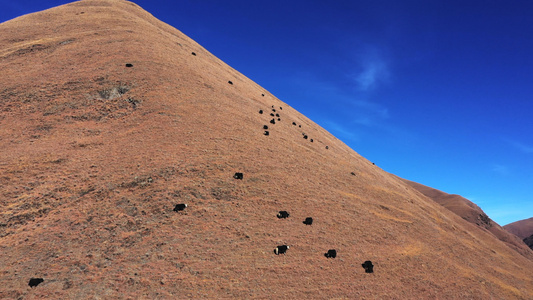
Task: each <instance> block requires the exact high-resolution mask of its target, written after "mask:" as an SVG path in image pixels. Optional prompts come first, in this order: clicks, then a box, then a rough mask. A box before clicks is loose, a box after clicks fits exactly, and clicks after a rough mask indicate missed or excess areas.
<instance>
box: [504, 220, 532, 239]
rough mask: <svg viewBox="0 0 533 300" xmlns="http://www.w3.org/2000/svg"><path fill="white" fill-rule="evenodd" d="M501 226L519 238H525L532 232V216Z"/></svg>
mask: <svg viewBox="0 0 533 300" xmlns="http://www.w3.org/2000/svg"><path fill="white" fill-rule="evenodd" d="M503 228H505V229H506V230H507V231H509V232H510V233H512V234H514V235H516V236H518V237H519V238H521V239H525V238H527V237H529V236H531V235H532V234H533V218H529V219H525V220H520V221H516V222H513V223H510V224H507V225H505V226H503Z"/></svg>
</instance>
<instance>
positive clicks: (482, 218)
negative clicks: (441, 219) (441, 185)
mask: <svg viewBox="0 0 533 300" xmlns="http://www.w3.org/2000/svg"><path fill="white" fill-rule="evenodd" d="M402 180H403V181H404V182H405V183H407V184H408V185H410V186H412V187H413V188H415V189H416V190H418V191H419V192H421V193H422V194H424V195H425V196H427V197H428V198H430V199H432V200H434V201H435V202H437V203H439V204H440V205H442V206H444V207H446V208H447V209H449V210H450V211H452V212H454V213H455V214H457V215H458V216H460V217H461V218H463V219H465V220H467V221H468V222H470V223H472V224H475V225H476V226H478V227H480V228H483V229H486V230H488V231H489V232H490V233H492V234H494V236H496V237H497V238H498V239H500V240H501V241H503V242H505V243H507V244H508V245H509V246H510V247H512V248H513V249H515V250H517V251H518V252H519V253H522V254H524V255H526V257H531V251H530V249H528V247H526V245H525V244H524V242H523V241H522V239H519V238H516V236H514V235H513V234H510V233H509V232H508V231H507V230H505V229H507V228H506V227H501V226H500V225H499V224H498V223H496V222H494V221H493V220H492V219H491V218H489V216H487V215H486V214H485V212H484V211H483V210H482V209H481V208H480V207H479V206H477V205H476V204H474V203H473V202H472V201H470V200H468V199H466V198H464V197H462V196H459V195H452V194H447V193H445V192H442V191H439V190H437V189H434V188H431V187H428V186H425V185H422V184H420V183H416V182H413V181H410V180H406V179H402Z"/></svg>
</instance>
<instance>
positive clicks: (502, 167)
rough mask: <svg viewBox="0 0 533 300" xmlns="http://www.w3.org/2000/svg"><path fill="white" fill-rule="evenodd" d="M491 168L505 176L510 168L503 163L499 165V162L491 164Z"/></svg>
mask: <svg viewBox="0 0 533 300" xmlns="http://www.w3.org/2000/svg"><path fill="white" fill-rule="evenodd" d="M491 169H492V171H493V172H496V173H498V174H500V175H503V176H507V175H509V174H510V170H509V167H507V166H505V165H500V164H493V165H492V166H491Z"/></svg>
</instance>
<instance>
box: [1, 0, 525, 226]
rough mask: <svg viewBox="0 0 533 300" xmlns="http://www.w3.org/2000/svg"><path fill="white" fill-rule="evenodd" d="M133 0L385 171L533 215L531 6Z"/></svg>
mask: <svg viewBox="0 0 533 300" xmlns="http://www.w3.org/2000/svg"><path fill="white" fill-rule="evenodd" d="M68 2H70V1H59V0H56V1H41V0H17V1H12V0H9V1H8V0H0V21H2V22H3V21H5V20H8V19H11V18H14V17H16V16H19V15H22V14H26V13H31V12H35V11H39V10H43V9H46V8H49V7H52V6H57V5H61V4H64V3H68ZM134 2H135V3H137V4H139V5H140V6H141V7H143V8H144V9H146V10H147V11H149V12H150V13H152V14H153V15H154V16H155V17H157V18H159V19H160V20H162V21H164V22H166V23H168V24H170V25H172V26H174V27H176V28H178V29H179V30H180V31H182V32H183V33H185V34H186V35H188V36H189V37H191V38H192V39H194V40H195V41H197V42H198V43H200V44H201V45H202V46H204V47H205V48H206V49H207V50H209V51H210V52H211V53H213V54H214V55H216V56H217V57H219V58H220V59H222V60H223V61H225V62H226V63H228V64H229V65H231V66H232V67H234V68H235V69H237V70H238V71H240V72H241V73H243V74H244V75H246V76H247V77H249V78H251V79H252V80H254V81H255V82H257V83H258V84H260V85H261V86H263V87H265V88H266V89H267V90H269V91H270V92H272V93H273V94H274V95H276V96H277V97H278V98H280V99H281V100H282V101H284V102H286V103H288V104H289V105H291V106H292V107H294V108H296V109H297V110H298V111H300V112H301V113H303V114H305V115H306V116H308V117H309V118H311V119H312V120H313V121H315V122H316V123H318V124H319V125H321V126H322V127H324V128H326V129H327V130H328V131H330V132H331V133H332V134H334V135H335V136H337V137H338V138H339V139H341V140H342V141H344V142H345V143H346V144H348V145H349V146H350V147H351V148H353V149H354V150H355V151H357V152H358V153H360V154H361V155H363V156H364V157H366V158H368V159H369V160H370V161H372V162H375V163H376V164H377V165H378V166H380V167H381V168H383V169H384V170H386V171H388V172H391V173H394V174H396V175H398V176H401V177H403V178H406V179H410V180H413V181H417V182H420V183H422V184H425V185H428V186H431V187H434V188H437V189H440V190H442V191H445V192H447V193H451V194H460V195H462V196H464V197H466V198H468V199H470V200H472V201H473V202H475V203H476V204H478V205H479V206H480V207H481V208H482V209H483V210H484V211H485V212H486V213H487V214H488V215H489V216H490V217H491V218H493V219H494V220H495V221H496V222H498V223H499V224H500V225H505V224H507V223H510V222H513V221H517V220H520V219H525V218H530V217H533V1H530V0H513V1H508V0H498V1H492V0H480V1H470V0H419V1H409V0H407V1H405V0H391V1H379V0H365V1H356V0H351V1H349V0H337V1H329V0H328V1H327V0H322V1H313V0H305V1H303V0H294V1H291V0H284V1H278V0H268V1H264V0H254V1H250V0H229V1H222V0H180V1H171V0H168V1H163V0H134ZM0 35H1V32H0Z"/></svg>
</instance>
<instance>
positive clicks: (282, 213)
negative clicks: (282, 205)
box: [278, 210, 289, 219]
mask: <svg viewBox="0 0 533 300" xmlns="http://www.w3.org/2000/svg"><path fill="white" fill-rule="evenodd" d="M288 217H289V213H288V212H286V211H284V210H281V211H280V212H279V213H278V219H286V218H288Z"/></svg>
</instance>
